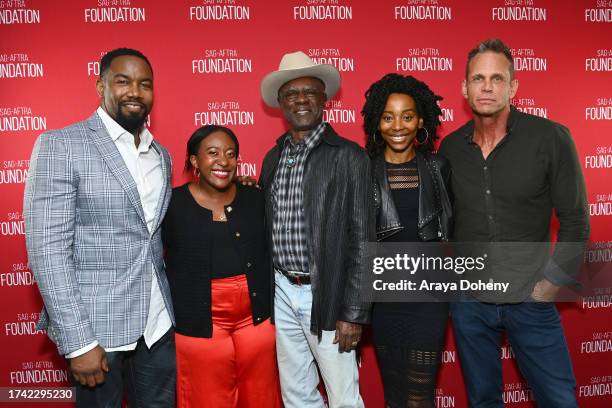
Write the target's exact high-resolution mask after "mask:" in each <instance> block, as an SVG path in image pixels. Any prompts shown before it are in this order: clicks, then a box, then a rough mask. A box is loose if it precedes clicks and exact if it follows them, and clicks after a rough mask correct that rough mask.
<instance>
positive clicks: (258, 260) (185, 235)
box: [162, 184, 272, 337]
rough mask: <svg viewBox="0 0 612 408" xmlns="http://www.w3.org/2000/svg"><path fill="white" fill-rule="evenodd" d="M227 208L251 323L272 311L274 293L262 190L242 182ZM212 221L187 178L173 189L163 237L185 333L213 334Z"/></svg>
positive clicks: (178, 322)
mask: <svg viewBox="0 0 612 408" xmlns="http://www.w3.org/2000/svg"><path fill="white" fill-rule="evenodd" d="M225 214H226V216H227V227H228V229H229V233H230V236H231V237H232V242H233V245H234V250H235V251H236V253H237V254H238V259H239V262H240V265H241V266H242V267H243V269H244V273H245V274H246V277H247V283H248V287H249V295H250V298H251V307H252V313H253V324H259V323H261V322H263V321H264V320H266V319H267V318H268V317H270V309H271V298H272V297H271V290H272V289H271V282H272V276H271V270H272V269H271V268H270V255H269V253H268V246H267V243H266V232H265V229H264V228H265V227H264V196H263V192H261V191H259V190H258V189H256V188H254V187H247V186H242V185H240V184H238V185H237V191H236V197H235V198H234V201H233V202H232V203H231V204H229V205H226V206H225ZM213 222H214V221H213V219H212V211H211V210H209V209H207V208H204V207H202V206H200V205H199V204H198V203H197V202H196V201H195V199H194V198H193V196H192V195H191V193H190V191H189V187H188V185H187V184H184V185H182V186H180V187H176V188H175V189H173V190H172V199H171V200H170V204H169V206H168V211H167V213H166V216H165V218H164V221H163V223H162V239H163V242H164V247H165V250H166V255H165V261H166V274H167V276H168V281H169V283H170V290H171V293H172V302H173V305H174V314H175V318H176V332H177V333H180V334H183V335H187V336H193V337H211V336H212V313H211V279H212V278H213V272H212V269H211V268H212V250H213V243H212V242H213V224H212V223H213Z"/></svg>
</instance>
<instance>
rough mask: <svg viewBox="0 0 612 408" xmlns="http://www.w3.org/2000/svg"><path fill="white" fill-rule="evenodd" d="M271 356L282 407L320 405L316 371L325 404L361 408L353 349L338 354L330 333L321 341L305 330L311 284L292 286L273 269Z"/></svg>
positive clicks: (314, 407)
mask: <svg viewBox="0 0 612 408" xmlns="http://www.w3.org/2000/svg"><path fill="white" fill-rule="evenodd" d="M275 282H276V293H275V296H274V321H275V326H276V358H277V360H278V374H279V377H280V384H281V394H282V396H283V403H284V404H285V408H325V403H324V402H323V398H322V397H321V394H320V393H319V390H318V385H319V374H318V373H317V366H318V367H319V370H320V371H321V376H322V377H323V383H324V384H325V390H326V391H327V398H328V400H329V407H330V408H363V406H364V405H363V401H362V399H361V396H360V395H359V371H358V369H357V359H356V356H355V350H353V351H351V352H350V353H340V352H338V345H337V344H333V340H334V336H335V333H336V332H335V331H323V334H322V336H321V340H319V339H318V338H317V335H316V334H312V333H311V332H310V308H311V307H312V291H311V288H310V285H301V286H298V285H293V284H292V283H291V282H289V281H288V280H287V278H285V276H283V275H282V274H281V273H280V272H276V273H275Z"/></svg>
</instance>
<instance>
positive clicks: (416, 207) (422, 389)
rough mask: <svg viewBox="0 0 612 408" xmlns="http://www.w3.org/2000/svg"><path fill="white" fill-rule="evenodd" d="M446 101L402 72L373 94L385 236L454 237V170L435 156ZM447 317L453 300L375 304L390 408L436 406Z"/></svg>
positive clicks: (370, 125)
mask: <svg viewBox="0 0 612 408" xmlns="http://www.w3.org/2000/svg"><path fill="white" fill-rule="evenodd" d="M441 99H442V98H441V97H440V96H437V95H435V94H434V93H433V92H432V91H431V90H430V89H429V87H428V86H427V85H426V84H425V83H424V82H421V81H418V80H417V79H415V78H413V77H412V76H402V75H398V74H388V75H385V76H384V77H383V78H382V79H380V80H379V81H377V82H375V83H374V84H372V86H370V89H368V91H367V92H366V102H365V104H364V107H363V110H362V112H361V113H362V115H363V119H364V129H365V132H366V134H367V141H366V149H367V151H368V153H369V155H370V157H371V159H372V172H373V175H372V176H373V181H374V185H375V200H374V203H373V205H376V213H377V225H376V235H377V240H378V241H381V240H384V241H385V242H422V241H440V240H448V239H449V237H450V234H451V228H452V227H451V225H452V223H451V220H452V212H451V205H450V201H449V198H448V192H447V185H448V184H447V183H448V180H449V173H450V169H449V166H448V163H447V161H446V160H445V159H444V158H442V157H439V156H437V155H435V154H434V153H433V149H434V141H435V140H436V139H437V138H438V136H437V132H436V130H437V127H438V126H439V125H440V120H439V116H440V114H441V111H440V108H439V106H438V103H437V102H438V101H439V100H441ZM406 248H407V249H408V250H409V247H408V246H406ZM407 252H408V251H407ZM408 255H411V254H410V253H408ZM418 255H420V253H419V254H414V256H415V257H416V256H418ZM447 319H448V304H447V303H442V302H431V303H428V302H410V301H409V299H406V301H405V302H393V303H390V302H378V303H375V304H374V308H373V312H372V333H373V337H374V343H375V345H376V354H377V357H378V363H379V367H380V369H381V373H382V379H383V385H384V390H385V400H386V402H387V405H388V407H390V408H406V407H428V408H429V407H434V388H435V384H436V375H437V371H438V367H439V363H440V356H441V352H442V347H443V346H444V337H445V331H446V326H447Z"/></svg>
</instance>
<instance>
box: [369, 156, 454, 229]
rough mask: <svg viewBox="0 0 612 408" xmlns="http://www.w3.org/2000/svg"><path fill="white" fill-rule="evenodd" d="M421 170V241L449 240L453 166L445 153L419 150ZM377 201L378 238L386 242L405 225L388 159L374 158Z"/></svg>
mask: <svg viewBox="0 0 612 408" xmlns="http://www.w3.org/2000/svg"><path fill="white" fill-rule="evenodd" d="M416 160H417V171H418V173H419V219H418V224H417V226H418V231H417V232H418V236H419V238H420V239H421V241H433V240H442V241H447V240H449V239H450V237H451V234H452V207H451V202H450V197H449V195H450V194H449V184H448V183H449V180H450V166H449V164H448V161H447V160H446V159H445V158H444V157H441V156H438V155H435V154H431V153H425V152H421V151H419V150H417V153H416ZM372 173H373V178H374V197H375V203H376V239H377V240H378V241H382V240H384V239H386V238H388V237H390V236H391V235H393V234H395V233H397V232H399V231H400V230H401V229H402V228H404V227H403V226H402V225H401V222H400V218H399V214H398V213H397V209H396V207H395V203H394V202H393V196H392V195H391V188H390V187H389V181H388V180H387V169H386V164H385V158H384V156H383V155H382V154H379V155H377V156H375V157H373V158H372Z"/></svg>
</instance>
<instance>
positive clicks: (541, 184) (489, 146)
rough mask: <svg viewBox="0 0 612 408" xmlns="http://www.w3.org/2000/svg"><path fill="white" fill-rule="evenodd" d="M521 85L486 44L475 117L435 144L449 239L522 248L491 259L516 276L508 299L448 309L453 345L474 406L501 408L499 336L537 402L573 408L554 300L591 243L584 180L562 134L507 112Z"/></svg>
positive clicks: (475, 71) (485, 298)
mask: <svg viewBox="0 0 612 408" xmlns="http://www.w3.org/2000/svg"><path fill="white" fill-rule="evenodd" d="M517 88H518V82H517V80H516V79H515V78H514V67H513V60H512V55H511V53H510V51H509V49H508V48H507V47H506V46H505V45H504V44H503V43H502V42H501V41H499V40H497V39H491V40H487V41H485V42H483V43H481V44H480V45H479V46H478V47H477V48H475V49H474V50H472V51H470V53H469V54H468V63H467V70H466V79H465V80H464V81H463V95H464V97H465V98H466V99H467V101H468V103H469V105H470V108H471V109H472V113H473V120H471V121H470V122H468V123H467V124H466V125H464V126H463V127H461V128H460V129H458V130H457V131H455V132H454V133H452V134H450V135H449V136H448V137H447V138H446V139H445V140H444V141H443V142H442V145H441V146H440V154H441V155H443V156H444V157H446V158H447V159H448V160H449V162H450V164H451V169H452V179H451V185H452V190H453V194H454V211H453V212H454V215H455V230H454V240H455V241H456V242H489V243H490V242H495V244H491V245H490V247H491V249H493V248H495V246H496V245H497V248H499V246H500V245H507V246H508V247H511V246H512V245H508V243H525V244H524V245H518V246H516V245H514V247H516V248H519V249H518V251H519V252H521V253H522V255H523V256H522V259H521V257H520V256H518V255H517V256H515V254H514V253H511V254H510V255H508V254H507V253H505V254H503V255H504V260H500V259H499V258H498V259H497V261H498V263H500V264H501V266H502V268H501V269H504V271H505V273H506V275H505V276H506V277H508V276H512V280H513V281H512V286H513V287H514V293H513V294H512V296H511V297H507V298H499V297H497V298H494V297H492V296H491V295H487V294H485V293H478V294H476V293H472V294H469V295H467V296H466V297H468V298H469V299H467V300H468V301H465V302H457V303H455V304H453V305H452V308H451V313H452V317H453V324H454V329H455V337H456V341H457V348H458V350H459V354H460V357H461V364H462V367H463V372H464V375H465V381H466V386H467V391H468V397H469V401H470V406H471V407H500V408H501V407H503V401H502V366H501V361H500V343H501V333H502V332H504V331H505V333H506V334H507V336H508V339H509V341H510V343H511V345H512V347H513V350H514V353H515V355H516V359H517V362H518V364H519V367H520V369H521V371H522V373H523V374H524V376H525V378H526V379H527V381H528V382H529V384H530V386H531V387H532V389H533V392H534V395H535V398H536V400H537V402H538V405H539V406H541V407H555V408H561V407H577V404H576V397H575V387H576V382H575V378H574V375H573V372H572V365H571V360H570V357H569V353H568V350H567V344H566V341H565V336H564V334H563V329H562V327H561V323H560V319H559V315H558V312H557V310H556V308H555V305H554V303H552V301H553V300H554V299H555V296H556V294H557V292H558V291H559V289H560V287H561V286H564V285H568V284H574V283H575V275H576V274H577V273H578V269H579V261H580V256H579V253H580V250H581V249H582V248H583V247H584V244H585V242H586V240H587V239H588V233H589V224H588V213H587V202H586V192H585V187H584V180H583V177H582V172H581V168H580V164H579V162H578V158H577V154H576V149H575V147H574V143H573V142H572V139H571V137H570V134H569V131H568V129H567V128H565V127H564V126H562V125H560V124H558V123H554V122H551V121H549V120H546V119H543V118H539V117H536V116H532V115H528V114H525V113H522V112H519V111H518V110H517V109H516V108H514V107H513V106H511V105H510V99H511V98H512V97H514V95H515V94H516V91H517ZM553 209H554V210H555V214H556V217H557V219H558V221H559V225H560V227H559V231H558V235H557V245H556V246H555V251H554V252H553V254H552V255H549V253H548V252H547V251H542V250H538V249H541V248H545V249H546V248H547V247H548V245H549V244H548V243H547V242H548V241H549V240H550V233H549V230H550V219H551V215H552V212H553ZM500 242H503V244H499V243H500ZM533 243H537V244H533ZM577 248H578V249H577ZM531 249H533V252H532V253H533V256H528V258H531V259H528V260H529V262H525V253H527V254H529V253H530V251H531ZM498 252H500V251H498ZM517 253H518V252H517ZM489 258H491V257H489ZM489 260H490V261H491V262H495V260H494V259H489ZM509 272H510V273H511V275H509V274H508V273H509ZM470 300H471V301H470Z"/></svg>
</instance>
